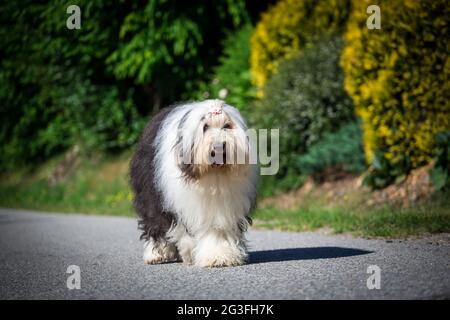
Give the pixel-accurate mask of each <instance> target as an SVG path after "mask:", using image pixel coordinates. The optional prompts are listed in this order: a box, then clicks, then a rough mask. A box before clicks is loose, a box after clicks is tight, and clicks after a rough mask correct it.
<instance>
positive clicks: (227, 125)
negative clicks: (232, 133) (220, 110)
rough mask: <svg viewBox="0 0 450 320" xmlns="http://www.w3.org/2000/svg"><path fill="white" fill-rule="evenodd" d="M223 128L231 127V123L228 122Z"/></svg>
mask: <svg viewBox="0 0 450 320" xmlns="http://www.w3.org/2000/svg"><path fill="white" fill-rule="evenodd" d="M222 129H231V124H229V123H226V124H225V125H224V126H223V128H222Z"/></svg>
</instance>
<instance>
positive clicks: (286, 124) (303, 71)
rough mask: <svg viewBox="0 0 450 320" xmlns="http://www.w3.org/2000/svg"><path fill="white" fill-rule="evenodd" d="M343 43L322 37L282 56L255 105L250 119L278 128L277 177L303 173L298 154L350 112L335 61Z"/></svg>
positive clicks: (306, 149)
mask: <svg viewBox="0 0 450 320" xmlns="http://www.w3.org/2000/svg"><path fill="white" fill-rule="evenodd" d="M341 47H342V41H341V40H339V39H337V38H331V39H329V38H325V39H323V40H321V41H319V42H317V43H316V44H315V45H313V46H311V47H308V48H307V49H305V50H304V52H303V53H302V54H301V55H299V56H298V57H295V58H293V59H290V60H285V61H283V62H282V63H281V64H280V67H279V70H278V72H277V73H276V74H275V75H274V76H273V77H272V78H271V79H270V80H269V82H268V83H267V85H266V87H265V88H264V92H265V93H266V95H265V96H264V98H263V99H261V100H260V101H258V102H257V104H256V106H255V107H254V110H253V113H252V118H251V121H252V123H253V124H255V125H256V126H259V127H261V128H270V129H279V130H280V171H279V174H278V175H277V177H278V178H280V179H284V177H286V176H293V177H296V176H298V175H299V174H301V173H302V170H301V168H300V167H299V166H298V161H297V159H298V156H299V155H301V154H304V153H305V152H307V151H308V148H309V147H310V146H312V145H313V144H314V143H316V142H318V141H319V140H320V139H321V138H322V136H323V135H324V134H325V133H326V132H331V131H335V130H337V129H338V128H339V127H340V126H341V125H342V124H343V123H345V122H347V121H349V120H352V119H353V118H354V116H353V105H352V102H351V100H350V98H349V97H348V96H347V94H346V93H345V91H344V88H343V74H342V70H341V69H340V67H339V53H340V51H341Z"/></svg>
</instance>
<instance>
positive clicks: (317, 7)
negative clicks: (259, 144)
mask: <svg viewBox="0 0 450 320" xmlns="http://www.w3.org/2000/svg"><path fill="white" fill-rule="evenodd" d="M350 6H351V1H350V0H330V1H316V0H303V1H299V0H281V1H279V2H277V3H276V5H274V6H273V7H271V8H270V9H269V10H268V11H267V12H266V13H264V14H263V15H262V16H261V21H260V22H259V23H258V24H257V26H256V28H255V32H254V34H253V36H252V39H251V47H252V52H251V71H252V77H253V81H254V84H255V85H256V86H257V87H258V88H259V89H262V88H263V86H264V84H265V83H266V82H267V80H268V79H269V78H270V75H272V74H273V73H274V72H275V70H276V69H277V66H278V64H279V63H280V61H282V60H284V59H286V58H290V57H293V56H295V55H297V54H298V53H299V51H300V49H302V48H304V47H305V46H306V45H307V44H308V43H309V42H311V41H313V40H314V38H315V37H316V36H317V35H320V34H321V33H323V32H324V31H326V32H328V33H334V32H340V30H341V29H342V27H343V26H344V25H345V23H346V21H347V17H348V15H349V9H350ZM259 94H260V95H261V91H260V92H259Z"/></svg>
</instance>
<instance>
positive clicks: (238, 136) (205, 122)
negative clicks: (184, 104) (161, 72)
mask: <svg viewBox="0 0 450 320" xmlns="http://www.w3.org/2000/svg"><path fill="white" fill-rule="evenodd" d="M246 130H247V126H246V124H245V121H244V119H243V118H242V116H241V114H240V113H239V111H238V110H237V109H235V108H233V107H231V106H229V105H227V104H225V102H223V101H221V100H207V101H204V102H201V103H198V104H196V105H195V106H194V107H192V108H191V109H189V110H187V111H186V113H185V114H184V115H183V117H182V118H181V119H180V122H179V125H178V139H177V143H176V145H175V148H174V150H175V153H176V156H177V161H178V166H179V167H180V169H181V171H182V172H183V175H184V176H185V177H186V178H189V179H200V178H201V177H202V176H203V175H205V174H208V173H215V174H228V173H229V172H230V171H238V170H244V169H246V168H247V166H248V154H249V143H248V138H247V135H246Z"/></svg>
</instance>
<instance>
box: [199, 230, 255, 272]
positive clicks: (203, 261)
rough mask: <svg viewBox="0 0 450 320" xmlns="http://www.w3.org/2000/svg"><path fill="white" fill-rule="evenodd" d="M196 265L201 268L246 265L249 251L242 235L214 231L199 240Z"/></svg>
mask: <svg viewBox="0 0 450 320" xmlns="http://www.w3.org/2000/svg"><path fill="white" fill-rule="evenodd" d="M193 256H194V264H195V265H197V266H200V267H227V266H238V265H242V264H244V263H245V261H246V259H247V250H246V248H245V245H244V241H243V239H242V236H241V235H240V234H233V233H231V232H225V231H224V230H219V229H212V230H209V231H207V232H206V233H204V234H202V235H201V236H199V237H198V238H197V243H196V246H195V248H194V250H193Z"/></svg>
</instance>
